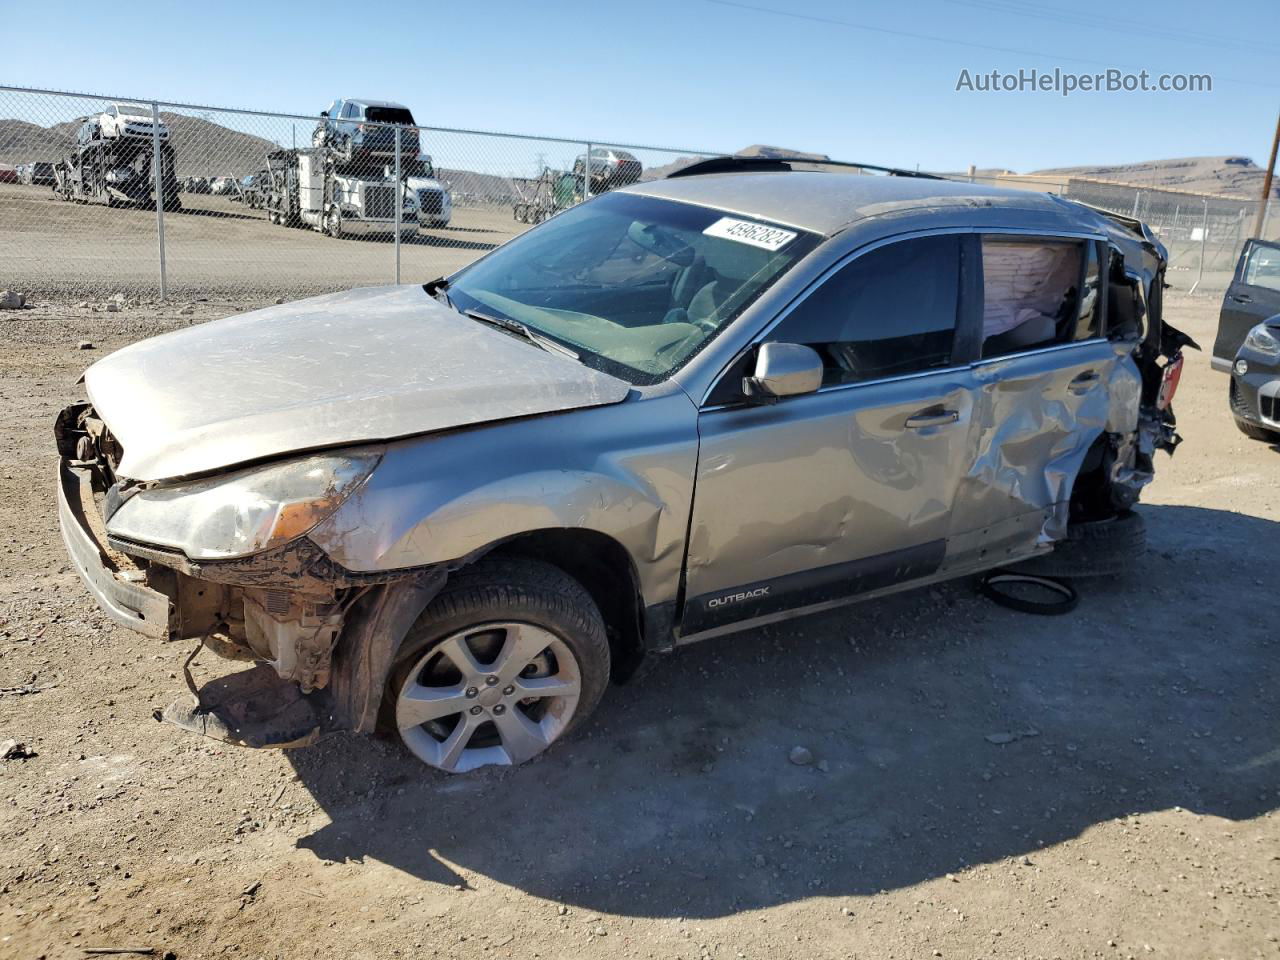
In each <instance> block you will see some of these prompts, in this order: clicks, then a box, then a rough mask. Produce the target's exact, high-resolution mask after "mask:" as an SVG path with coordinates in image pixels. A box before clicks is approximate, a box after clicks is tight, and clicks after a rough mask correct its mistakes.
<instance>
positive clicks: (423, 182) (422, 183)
mask: <svg viewBox="0 0 1280 960" xmlns="http://www.w3.org/2000/svg"><path fill="white" fill-rule="evenodd" d="M405 183H406V184H408V185H409V189H411V190H444V188H445V187H444V184H443V183H441V182H440V181H439V180H437V179H436V178H435V177H406V178H405Z"/></svg>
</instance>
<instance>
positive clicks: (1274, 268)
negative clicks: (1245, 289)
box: [1244, 243, 1280, 290]
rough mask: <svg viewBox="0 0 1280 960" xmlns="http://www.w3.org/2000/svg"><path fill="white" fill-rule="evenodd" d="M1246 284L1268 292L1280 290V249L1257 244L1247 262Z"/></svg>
mask: <svg viewBox="0 0 1280 960" xmlns="http://www.w3.org/2000/svg"><path fill="white" fill-rule="evenodd" d="M1244 282H1245V283H1247V284H1249V285H1251V286H1255V287H1263V288H1265V289H1267V290H1280V247H1272V246H1268V245H1267V244H1263V243H1255V244H1254V245H1253V249H1252V250H1250V251H1249V259H1248V260H1246V261H1245V265H1244Z"/></svg>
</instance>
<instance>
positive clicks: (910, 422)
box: [903, 410, 960, 430]
mask: <svg viewBox="0 0 1280 960" xmlns="http://www.w3.org/2000/svg"><path fill="white" fill-rule="evenodd" d="M959 419H960V414H959V412H958V411H956V410H921V411H920V412H919V413H916V414H912V415H911V416H909V417H907V422H906V423H904V424H903V426H904V427H906V428H907V429H908V430H923V429H924V428H925V427H942V426H946V425H947V424H948V423H955V422H956V421H957V420H959Z"/></svg>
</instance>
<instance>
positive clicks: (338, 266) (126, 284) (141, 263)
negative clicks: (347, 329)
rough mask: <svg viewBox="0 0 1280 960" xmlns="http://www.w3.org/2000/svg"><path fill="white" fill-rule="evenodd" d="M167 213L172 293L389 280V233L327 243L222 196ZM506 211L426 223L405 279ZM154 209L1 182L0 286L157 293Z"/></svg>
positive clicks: (504, 220) (509, 222)
mask: <svg viewBox="0 0 1280 960" xmlns="http://www.w3.org/2000/svg"><path fill="white" fill-rule="evenodd" d="M181 199H182V203H183V209H182V210H181V211H179V212H168V213H166V214H165V215H164V230H165V271H166V276H167V279H168V285H169V293H170V296H171V298H173V299H175V300H179V301H186V300H198V299H199V298H202V297H215V298H233V299H235V300H237V301H243V302H246V303H254V304H255V305H257V304H264V303H270V302H272V300H273V299H274V298H275V297H277V296H282V295H283V296H288V297H290V298H291V299H292V298H294V297H302V296H308V295H311V294H316V293H324V292H327V291H330V290H342V289H346V288H348V287H352V286H362V285H370V284H381V283H394V282H395V245H394V244H393V243H391V242H389V240H388V238H387V237H352V238H344V239H342V240H334V239H332V238H331V237H326V236H325V235H324V234H321V233H317V232H316V231H314V230H311V229H306V230H301V229H288V228H286V227H276V226H272V225H271V224H269V223H268V222H267V219H266V214H265V213H264V212H263V211H262V210H251V209H248V208H247V207H245V205H244V204H242V203H233V202H232V201H231V200H229V199H227V198H226V197H222V196H210V195H208V194H186V193H184V194H182V196H181ZM527 229H528V227H527V226H526V225H524V224H522V223H516V222H515V220H513V219H512V216H511V209H510V208H509V207H498V206H492V205H487V206H475V207H457V208H455V209H454V213H453V218H452V220H451V222H450V224H449V226H447V227H441V228H431V229H423V230H420V231H419V232H418V234H417V235H416V236H414V237H412V238H410V239H408V240H406V241H405V242H403V243H402V244H401V246H400V269H401V277H402V278H403V279H405V280H406V281H407V280H408V279H409V278H414V277H421V278H422V280H423V281H426V280H430V279H432V278H434V277H438V276H442V275H443V274H446V273H452V272H453V271H454V270H457V269H458V268H459V267H461V266H463V265H464V264H467V263H470V262H471V261H472V260H474V259H475V258H476V257H477V256H479V255H481V254H483V253H485V252H487V251H489V250H492V249H493V248H494V247H496V246H497V245H498V244H500V243H503V242H505V241H507V240H509V239H510V238H511V237H513V236H515V235H516V234H518V233H521V232H523V231H524V230H527ZM159 270H160V267H159V245H158V243H157V241H156V214H155V210H154V209H151V210H147V209H143V208H141V207H118V208H115V209H112V208H108V207H107V206H105V205H102V204H80V203H66V202H63V201H60V200H58V199H57V198H56V197H55V196H54V194H53V191H52V190H50V189H49V188H48V187H43V186H22V185H16V184H0V289H13V290H17V291H19V292H22V293H26V294H28V295H30V296H34V297H35V298H37V299H43V300H50V299H52V300H58V301H61V302H64V303H75V302H77V301H79V300H90V301H92V300H94V299H95V298H97V299H102V298H105V297H109V296H111V295H112V294H114V293H117V292H122V293H124V294H126V295H128V296H130V297H135V298H147V297H157V296H158V295H159Z"/></svg>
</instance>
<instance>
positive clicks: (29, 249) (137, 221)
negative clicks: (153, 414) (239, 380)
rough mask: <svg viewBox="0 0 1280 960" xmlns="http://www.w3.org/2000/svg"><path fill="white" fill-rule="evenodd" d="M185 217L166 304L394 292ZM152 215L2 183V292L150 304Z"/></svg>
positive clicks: (256, 219)
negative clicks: (370, 288) (360, 290)
mask: <svg viewBox="0 0 1280 960" xmlns="http://www.w3.org/2000/svg"><path fill="white" fill-rule="evenodd" d="M181 200H182V203H183V210H182V211H180V212H170V213H166V214H165V227H164V229H165V271H166V276H167V283H168V290H169V294H170V298H171V299H173V300H175V301H181V302H186V301H198V300H200V299H201V298H209V297H212V298H229V299H232V300H234V301H236V302H237V303H242V304H252V305H263V304H267V303H271V302H272V301H273V300H274V299H275V298H276V297H279V296H286V297H288V298H290V299H294V298H297V297H303V296H310V295H312V294H317V293H325V292H328V291H331V290H345V289H347V288H348V287H353V286H367V285H371V284H382V283H393V282H394V281H395V249H394V244H392V243H390V242H388V238H387V237H385V236H383V237H364V238H346V239H343V240H334V239H332V238H330V237H326V236H324V235H323V234H320V233H317V232H316V231H314V230H310V229H306V230H291V229H286V228H284V227H276V226H272V225H270V224H269V223H267V220H266V215H265V213H264V212H263V211H261V210H251V209H248V208H246V207H245V206H244V204H242V203H233V202H232V201H231V200H229V199H228V198H227V197H224V196H210V195H208V194H187V193H184V194H182V196H181ZM527 229H528V227H527V226H526V225H524V224H521V223H516V222H515V220H513V219H512V216H511V208H510V207H506V206H498V205H479V206H459V207H454V209H453V218H452V221H451V222H450V224H449V226H447V227H441V228H431V229H424V230H420V231H419V232H418V234H417V236H414V237H412V238H411V239H409V240H407V241H405V242H404V243H402V244H401V248H400V271H401V273H400V275H401V278H402V279H404V280H405V281H406V282H407V281H408V280H410V279H411V278H421V279H422V281H423V282H425V281H427V280H430V279H432V278H434V277H439V276H443V275H445V274H448V273H452V272H453V271H454V270H457V269H458V268H459V267H462V266H464V265H465V264H467V263H470V262H471V261H472V260H473V259H475V258H476V257H478V256H480V255H481V254H483V253H485V252H487V251H489V250H492V249H493V248H494V247H496V246H497V245H499V244H501V243H504V242H505V241H507V240H509V239H510V238H512V237H514V236H516V235H517V234H520V233H522V232H523V231H525V230H527ZM156 232H157V231H156V214H155V210H147V209H143V208H140V207H119V208H116V209H109V208H108V207H106V206H103V205H101V204H79V203H64V202H62V201H59V200H58V199H57V198H56V197H55V196H54V194H53V191H52V190H51V189H50V188H49V187H45V186H23V185H18V184H0V290H4V289H13V290H17V291H19V292H21V293H26V294H28V295H32V296H35V297H36V298H38V299H43V300H57V301H60V302H63V303H66V304H74V303H76V302H79V301H90V302H92V301H94V300H95V299H96V300H101V299H104V298H106V297H109V296H111V295H112V294H115V293H124V294H125V295H127V296H129V297H132V298H134V299H148V298H156V297H158V296H159V272H160V264H159V259H160V257H159V244H158V243H157V240H156ZM1237 254H1238V244H1236V243H1234V242H1231V243H1224V244H1218V245H1217V246H1215V247H1212V248H1210V249H1209V250H1207V251H1206V261H1207V263H1208V264H1209V266H1208V267H1207V268H1206V270H1205V271H1204V272H1203V275H1202V274H1201V271H1200V270H1199V269H1198V268H1199V263H1200V249H1199V246H1198V245H1196V244H1190V245H1189V244H1186V243H1181V244H1178V245H1175V247H1174V248H1173V250H1172V251H1171V254H1170V257H1171V259H1170V267H1169V272H1168V282H1169V284H1170V285H1171V286H1172V288H1173V289H1174V290H1177V291H1188V290H1190V289H1191V288H1192V287H1193V286H1194V285H1195V284H1197V283H1199V287H1198V289H1199V290H1201V291H1204V290H1211V291H1217V292H1221V291H1222V290H1224V289H1226V286H1227V284H1228V283H1230V281H1231V272H1232V270H1233V268H1234V267H1235V259H1236V256H1237Z"/></svg>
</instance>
